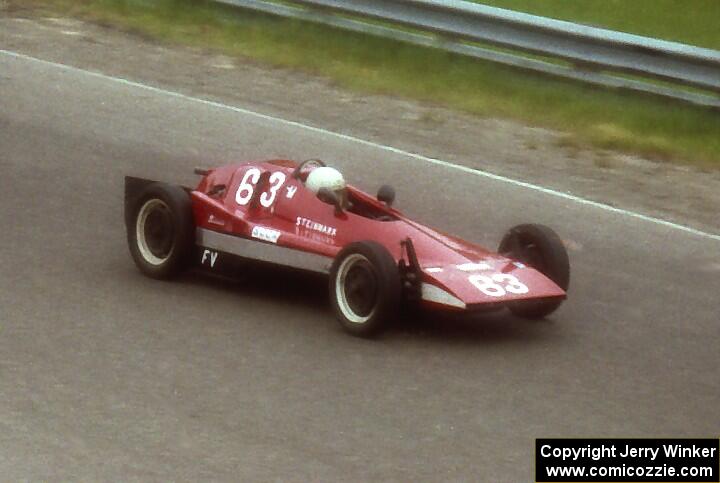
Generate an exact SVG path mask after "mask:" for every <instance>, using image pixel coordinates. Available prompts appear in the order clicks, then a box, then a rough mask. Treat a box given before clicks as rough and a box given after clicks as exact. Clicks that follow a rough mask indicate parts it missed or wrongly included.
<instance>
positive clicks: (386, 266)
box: [329, 241, 401, 337]
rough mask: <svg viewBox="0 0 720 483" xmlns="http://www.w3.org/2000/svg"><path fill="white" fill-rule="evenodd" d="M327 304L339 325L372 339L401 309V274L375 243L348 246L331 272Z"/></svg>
mask: <svg viewBox="0 0 720 483" xmlns="http://www.w3.org/2000/svg"><path fill="white" fill-rule="evenodd" d="M329 289H330V300H331V301H332V305H333V309H334V311H335V316H336V317H337V319H338V321H339V322H340V325H341V326H342V327H343V329H345V330H346V331H347V332H349V333H350V334H352V335H356V336H359V337H371V336H373V335H376V334H378V333H379V332H380V331H381V330H382V329H384V328H386V327H387V325H388V324H389V323H390V322H392V321H393V320H394V319H395V318H396V317H397V314H398V309H399V307H400V293H401V292H400V291H401V285H400V272H399V270H398V266H397V263H396V262H395V260H394V259H393V257H392V256H391V255H390V253H389V252H388V251H387V249H386V248H385V247H384V246H382V245H380V244H379V243H377V242H374V241H362V242H356V243H351V244H349V245H348V246H346V247H345V248H343V249H342V250H341V251H340V253H339V254H338V256H337V257H336V258H335V261H334V262H333V264H332V267H331V268H330V287H329Z"/></svg>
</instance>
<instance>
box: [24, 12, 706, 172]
mask: <svg viewBox="0 0 720 483" xmlns="http://www.w3.org/2000/svg"><path fill="white" fill-rule="evenodd" d="M35 3H36V4H42V5H44V6H45V8H50V9H51V10H52V11H53V12H56V13H58V12H59V13H63V14H69V15H77V16H81V17H84V18H88V19H91V20H94V21H98V22H102V23H108V24H112V25H115V26H119V27H121V28H124V29H126V30H130V31H133V32H138V33H141V34H142V35H144V36H150V37H152V38H157V39H161V40H162V41H164V42H170V43H177V44H182V45H192V46H202V47H204V48H207V49H211V50H214V51H218V52H224V53H226V54H228V55H232V56H237V57H240V58H249V59H254V60H258V61H261V62H264V63H268V64H271V65H276V66H283V67H291V68H296V69H300V70H303V71H306V72H310V73H313V74H317V75H322V76H325V77H328V78H330V79H333V80H334V81H335V82H336V83H337V84H339V85H341V86H344V87H347V88H350V89H354V90H357V91H361V92H369V93H383V94H391V95H397V96H402V97H406V98H412V99H419V100H422V101H426V102H430V103H433V104H436V105H444V106H448V107H451V108H455V109H458V110H461V111H466V112H470V113H473V114H477V115H480V116H492V117H502V118H509V119H514V120H518V121H520V122H523V123H530V124H533V125H539V126H545V127H549V128H553V129H557V130H559V131H562V132H564V133H567V134H568V135H569V136H572V138H573V139H574V140H575V142H577V143H578V144H582V145H589V146H596V147H599V148H608V149H614V150H620V151H626V152H632V153H639V154H642V155H645V156H648V157H651V158H655V159H662V160H677V161H680V162H684V163H688V164H694V165H698V166H701V167H704V168H714V169H718V168H720V113H719V112H718V111H712V110H710V109H703V108H698V107H694V106H690V105H686V104H683V103H680V102H673V101H669V100H665V99H658V98H655V97H651V96H645V95H639V94H629V93H622V92H613V91H610V90H605V89H599V88H595V87H591V86H587V85H584V84H580V83H574V82H571V81H564V80H558V79H555V78H550V77H546V76H541V75H534V74H529V73H527V72H524V71H520V70H515V69H512V68H509V67H508V68H505V67H502V66H498V65H497V64H492V63H486V62H480V61H476V60H473V59H469V58H465V57H461V56H457V55H452V54H448V53H446V52H443V51H440V50H435V49H427V48H420V47H415V46H412V45H407V44H403V43H399V42H392V41H388V40H384V39H379V38H374V37H367V36H362V35H359V34H353V33H348V32H343V31H339V30H335V29H331V28H327V27H323V26H320V25H313V24H307V23H302V22H297V21H291V20H286V19H281V18H276V17H271V16H265V15H259V14H254V13H247V12H241V11H235V10H230V9H227V8H218V7H216V6H213V5H209V4H207V3H204V2H192V1H190V0H156V1H150V0H145V1H142V0H124V1H123V0H84V1H82V0H80V1H70V0H35ZM23 4H25V5H27V2H23Z"/></svg>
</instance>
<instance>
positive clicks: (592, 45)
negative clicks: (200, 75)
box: [215, 0, 720, 108]
mask: <svg viewBox="0 0 720 483" xmlns="http://www.w3.org/2000/svg"><path fill="white" fill-rule="evenodd" d="M215 1H216V2H219V3H224V4H228V5H232V6H235V7H242V8H247V9H252V10H257V11H261V12H265V13H271V14H274V15H281V16H284V17H291V18H297V19H302V20H306V21H311V22H318V23H322V24H326V25H331V26H334V27H338V28H342V29H346V30H352V31H356V32H363V33H367V34H372V35H378V36H382V37H388V38H392V39H395V40H400V41H403V42H410V43H413V44H418V45H423V46H429V47H435V48H441V49H444V50H447V51H451V52H455V53H458V54H462V55H468V56H472V57H476V58H480V59H484V60H490V61H493V62H499V63H502V64H506V65H512V66H514V67H520V68H523V69H530V70H535V71H539V72H542V73H545V74H550V75H554V76H560V77H566V78H571V79H575V80H580V81H583V82H589V83H593V84H597V85H602V86H606V87H613V88H620V89H629V90H634V91H641V92H647V93H652V94H656V95H661V96H665V97H671V98H675V99H680V100H683V101H687V102H692V103H694V104H698V105H702V106H711V107H715V108H720V96H717V95H714V94H712V93H710V92H708V93H701V92H695V91H692V90H683V89H682V88H681V87H680V86H687V87H692V88H698V89H703V90H706V91H712V92H715V93H720V51H717V50H712V49H705V48H700V47H695V46H691V45H685V44H680V43H676V42H669V41H664V40H658V39H653V38H648V37H641V36H638V35H632V34H626V33H621V32H614V31H611V30H605V29H600V28H595V27H588V26H583V25H578V24H573V23H570V22H564V21H560V20H554V19H549V18H544V17H538V16H535V15H529V14H525V13H520V12H514V11H510V10H504V9H500V8H495V7H489V6H486V5H480V4H476V3H472V2H467V1H460V0H291V1H289V2H284V3H275V2H273V1H268V0H215ZM378 21H379V23H378ZM395 26H400V27H401V28H400V29H398V28H394V27H395ZM408 29H411V31H409V30H408ZM478 43H482V44H486V45H489V46H492V47H499V48H501V49H503V50H495V49H494V48H492V47H485V46H482V45H478ZM508 49H509V50H512V51H513V52H507V50H508ZM515 51H517V52H518V53H514V52H515ZM523 54H524V55H523ZM528 54H531V55H530V56H528ZM535 56H543V57H545V58H548V59H552V60H541V59H538V58H536V57H535ZM628 76H633V77H635V78H630V77H628ZM647 78H649V80H645V79H647ZM658 81H664V82H667V83H674V84H678V85H679V86H678V87H675V86H670V85H666V84H665V83H664V82H658Z"/></svg>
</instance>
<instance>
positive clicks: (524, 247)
mask: <svg viewBox="0 0 720 483" xmlns="http://www.w3.org/2000/svg"><path fill="white" fill-rule="evenodd" d="M498 252H499V253H500V254H502V255H505V256H508V257H510V258H513V259H515V260H518V261H520V262H522V263H524V264H525V265H527V266H530V267H532V268H534V269H535V270H537V271H539V272H540V273H542V274H543V275H545V276H546V277H548V278H549V279H550V280H552V281H553V282H555V284H556V285H557V286H558V287H560V288H561V289H563V290H565V291H567V289H568V287H569V286H570V259H569V257H568V253H567V250H566V249H565V245H564V244H563V242H562V240H561V239H560V237H559V236H558V235H557V233H555V231H553V230H552V229H551V228H549V227H547V226H544V225H537V224H527V225H518V226H516V227H514V228H512V229H510V230H509V231H508V232H507V234H506V235H505V236H504V237H503V239H502V241H501V242H500V248H499V249H498ZM562 303H563V300H562V299H560V298H552V299H540V300H519V301H517V302H511V303H510V304H508V306H509V308H510V311H511V312H512V313H514V314H515V315H518V316H520V317H524V318H527V319H541V318H543V317H546V316H548V315H550V314H551V313H553V312H555V311H556V310H557V309H558V307H560V304H562Z"/></svg>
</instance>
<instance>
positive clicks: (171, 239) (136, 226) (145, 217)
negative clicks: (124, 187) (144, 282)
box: [127, 183, 195, 279]
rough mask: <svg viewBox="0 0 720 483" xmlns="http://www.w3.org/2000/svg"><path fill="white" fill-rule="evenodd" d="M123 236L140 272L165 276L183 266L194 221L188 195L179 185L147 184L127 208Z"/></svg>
mask: <svg viewBox="0 0 720 483" xmlns="http://www.w3.org/2000/svg"><path fill="white" fill-rule="evenodd" d="M130 210H131V212H130V216H129V218H128V221H127V239H128V247H129V248H130V254H131V255H132V258H133V261H134V262H135V265H137V267H138V268H139V269H140V271H141V272H142V273H144V274H145V275H147V276H148V277H151V278H157V279H166V278H170V277H172V276H174V275H177V274H178V273H179V272H180V271H181V270H182V269H183V268H185V267H186V266H187V262H188V260H189V258H190V254H191V251H192V247H193V237H194V233H195V224H194V222H193V216H192V207H191V202H190V196H189V195H188V193H187V192H186V191H185V190H184V189H182V188H181V187H180V186H175V185H169V184H164V183H152V184H150V185H148V186H147V187H146V188H145V189H144V190H143V191H142V193H141V194H140V196H139V197H138V198H137V200H136V201H135V202H134V203H133V205H132V206H131V207H130Z"/></svg>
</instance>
